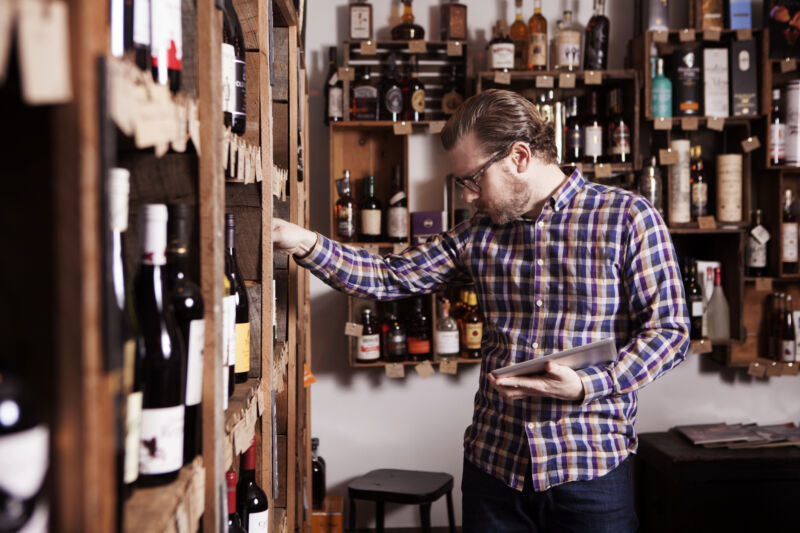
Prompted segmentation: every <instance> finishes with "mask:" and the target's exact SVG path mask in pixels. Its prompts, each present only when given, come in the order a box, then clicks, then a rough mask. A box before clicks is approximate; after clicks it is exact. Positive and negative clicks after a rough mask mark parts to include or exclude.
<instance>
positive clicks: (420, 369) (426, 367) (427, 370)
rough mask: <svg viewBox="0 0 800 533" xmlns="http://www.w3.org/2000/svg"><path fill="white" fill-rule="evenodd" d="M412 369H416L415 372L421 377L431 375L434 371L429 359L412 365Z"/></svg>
mask: <svg viewBox="0 0 800 533" xmlns="http://www.w3.org/2000/svg"><path fill="white" fill-rule="evenodd" d="M414 370H416V371H417V374H419V377H421V378H422V379H425V378H428V377H431V376H432V375H434V374H435V373H436V371H435V370H434V369H433V365H432V364H431V362H430V361H423V362H422V363H420V364H418V365H414Z"/></svg>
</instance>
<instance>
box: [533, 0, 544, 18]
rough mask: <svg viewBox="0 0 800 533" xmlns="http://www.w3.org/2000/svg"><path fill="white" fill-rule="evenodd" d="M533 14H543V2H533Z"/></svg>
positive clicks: (536, 0) (537, 0) (535, 0)
mask: <svg viewBox="0 0 800 533" xmlns="http://www.w3.org/2000/svg"><path fill="white" fill-rule="evenodd" d="M533 14H534V15H541V14H542V0H533Z"/></svg>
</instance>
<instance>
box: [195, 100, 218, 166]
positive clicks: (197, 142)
mask: <svg viewBox="0 0 800 533" xmlns="http://www.w3.org/2000/svg"><path fill="white" fill-rule="evenodd" d="M189 138H190V139H192V144H193V145H194V149H195V150H197V155H200V114H199V111H198V109H197V101H196V100H190V101H189ZM223 159H225V158H224V157H223Z"/></svg>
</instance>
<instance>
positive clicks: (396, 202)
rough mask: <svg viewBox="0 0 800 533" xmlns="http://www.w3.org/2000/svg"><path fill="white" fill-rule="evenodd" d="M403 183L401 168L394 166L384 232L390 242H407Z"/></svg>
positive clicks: (406, 207)
mask: <svg viewBox="0 0 800 533" xmlns="http://www.w3.org/2000/svg"><path fill="white" fill-rule="evenodd" d="M403 181H404V180H403V170H402V167H400V165H395V166H394V169H393V179H392V194H391V196H390V197H389V209H388V212H387V215H386V218H387V224H386V226H387V230H386V231H387V235H388V237H389V241H390V242H408V199H407V198H406V192H405V187H404V186H403Z"/></svg>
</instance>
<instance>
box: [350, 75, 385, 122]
mask: <svg viewBox="0 0 800 533" xmlns="http://www.w3.org/2000/svg"><path fill="white" fill-rule="evenodd" d="M350 116H351V117H352V118H353V119H355V120H378V88H377V87H375V85H374V84H373V83H372V80H371V79H370V72H369V67H364V70H363V71H362V72H361V76H360V77H359V79H358V81H357V82H355V83H354V84H353V94H352V96H351V98H350Z"/></svg>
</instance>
